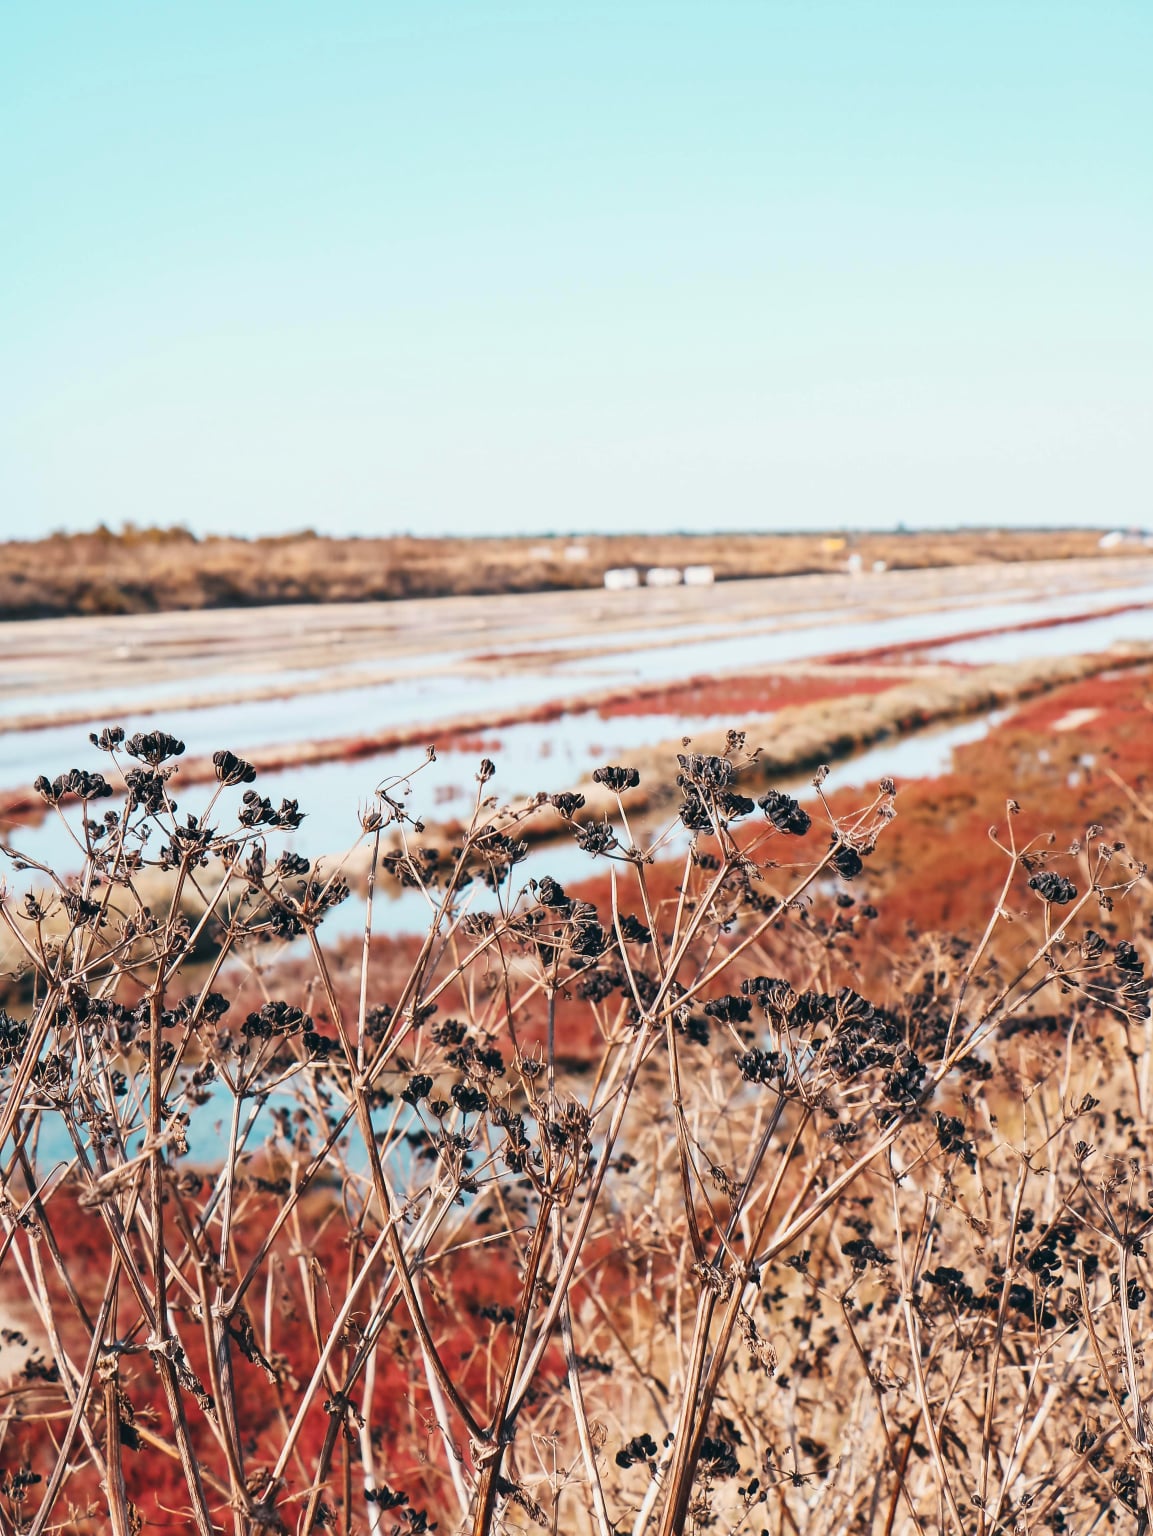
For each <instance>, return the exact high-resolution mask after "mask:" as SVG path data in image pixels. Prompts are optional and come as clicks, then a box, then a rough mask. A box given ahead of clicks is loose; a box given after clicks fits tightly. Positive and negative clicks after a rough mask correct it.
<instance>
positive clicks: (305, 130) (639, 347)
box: [0, 0, 1153, 537]
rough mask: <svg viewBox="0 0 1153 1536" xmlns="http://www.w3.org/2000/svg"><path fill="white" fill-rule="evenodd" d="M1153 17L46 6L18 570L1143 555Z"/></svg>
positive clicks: (23, 51)
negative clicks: (154, 550)
mask: <svg viewBox="0 0 1153 1536" xmlns="http://www.w3.org/2000/svg"><path fill="white" fill-rule="evenodd" d="M1151 58H1153V5H1151V4H1150V3H1149V0H1133V3H1109V0H1099V3H1088V0H1087V3H1083V4H1068V3H1062V0H1036V3H1028V4H1025V3H1019V0H1018V3H1014V0H999V3H981V0H917V3H909V4H892V3H885V0H875V3H865V0H859V3H850V0H842V3H839V4H838V3H830V0H787V3H786V0H759V3H755V4H741V3H729V0H709V3H705V0H700V3H693V4H687V3H677V0H661V3H659V4H656V3H652V4H650V3H638V0H615V3H612V4H584V5H582V4H577V3H573V0H568V3H563V4H560V3H558V4H551V3H543V0H532V3H528V0H526V3H505V4H498V3H489V0H473V3H470V4H451V3H448V0H421V3H411V4H403V5H402V4H399V3H386V0H377V3H374V4H355V3H351V0H346V3H340V0H328V3H324V4H320V3H312V4H302V3H294V0H275V3H270V4H264V3H245V0H228V3H217V0H197V3H192V0H184V3H176V0H173V3H162V4H157V3H156V0H148V3H143V4H128V3H120V0H102V3H94V0H84V3H69V0H53V3H51V4H37V3H33V0H23V3H16V4H12V5H9V6H7V7H5V8H4V9H3V15H2V18H0V157H2V172H3V185H2V188H0V192H2V197H0V210H2V212H0V220H2V222H3V226H4V227H3V232H2V238H0V533H2V534H7V535H10V536H11V535H16V536H21V537H24V536H31V535H34V534H36V533H39V532H46V531H48V530H49V529H50V528H53V527H57V526H69V527H85V526H92V525H94V524H95V523H96V522H98V521H100V520H102V519H103V520H105V521H107V522H109V523H112V524H114V525H116V524H119V523H120V522H121V521H123V520H124V519H133V520H135V521H137V522H143V523H153V522H155V523H161V524H168V523H174V522H185V523H187V524H188V525H189V526H191V527H193V528H195V529H197V530H199V531H206V530H207V531H216V532H226V531H233V532H241V533H257V532H268V531H284V530H286V529H290V528H298V527H303V526H314V527H317V528H324V529H328V530H331V531H337V532H358V533H375V532H388V531H397V530H411V531H414V532H424V533H436V532H453V531H465V530H472V531H476V532H502V531H519V530H524V529H532V530H540V531H543V530H549V529H558V530H565V529H573V528H589V529H593V528H609V529H612V528H622V529H623V528H652V529H662V528H682V527H683V528H705V527H710V526H722V527H731V528H756V527H804V526H829V525H839V524H880V525H888V526H891V525H892V524H893V523H894V522H896V521H897V520H898V519H900V520H904V521H905V522H907V523H910V524H926V525H931V524H939V523H945V524H948V523H956V522H965V523H972V522H1004V523H1022V522H1097V523H1102V522H1103V523H1109V524H1114V523H1130V522H1139V523H1143V524H1144V523H1147V522H1153V507H1151V500H1150V497H1151V487H1150V476H1149V470H1150V459H1151V449H1150V444H1151V443H1153V421H1151V420H1150V416H1151V411H1150V402H1151V401H1153V292H1151V289H1153V176H1151V172H1153V109H1151V107H1150V96H1149V62H1150V59H1151Z"/></svg>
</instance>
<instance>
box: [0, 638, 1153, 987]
mask: <svg viewBox="0 0 1153 1536" xmlns="http://www.w3.org/2000/svg"><path fill="white" fill-rule="evenodd" d="M1151 663H1153V645H1144V646H1140V647H1138V646H1129V647H1127V648H1126V649H1125V650H1124V651H1112V652H1102V653H1099V654H1095V655H1091V656H1071V657H1059V658H1047V659H1044V660H1038V661H1029V662H1018V663H1015V664H1012V665H1005V666H992V667H983V668H981V669H980V670H975V671H971V672H955V673H951V674H943V675H942V674H937V675H934V676H933V677H932V678H929V679H924V680H922V681H918V682H912V683H909V684H906V685H904V686H898V687H895V688H892V689H889V690H888V691H887V692H885V693H880V694H870V695H858V696H849V697H844V696H842V697H840V698H835V699H825V700H818V701H816V702H815V703H813V704H798V705H788V706H786V707H785V708H783V709H781V710H780V711H778V712H777V713H776V714H775V715H774V716H773V721H772V730H773V735H772V739H771V741H770V742H764V741H760V740H758V739H757V738H756V737H755V736H750V739H749V742H748V745H749V746H750V747H760V749H761V750H760V756H759V758H758V760H757V766H756V769H755V770H752V772H755V774H756V776H757V777H758V778H762V779H764V780H773V779H775V780H778V781H779V780H780V779H782V778H784V777H786V776H788V775H790V774H795V773H798V772H803V771H804V770H805V769H807V768H810V767H815V766H816V765H817V764H819V763H833V762H835V761H837V760H838V759H842V758H845V757H849V756H851V755H852V754H853V753H854V752H856V751H859V750H861V749H862V748H865V747H869V746H873V745H875V744H876V743H877V742H880V741H883V740H885V739H886V738H889V737H896V736H900V735H905V734H910V733H913V732H916V731H919V730H922V729H925V728H927V727H930V726H933V725H938V724H944V723H945V722H947V721H949V720H956V719H961V718H965V717H967V716H973V715H979V714H983V713H987V712H988V711H991V710H994V709H998V708H1003V707H1004V706H1005V705H1008V704H1012V703H1017V702H1020V701H1023V700H1025V699H1029V698H1035V697H1037V696H1038V695H1040V694H1044V693H1048V692H1051V691H1052V690H1053V689H1055V688H1060V687H1062V686H1064V685H1065V684H1068V683H1075V682H1080V681H1081V680H1083V679H1084V678H1087V677H1093V676H1095V675H1097V674H1098V673H1102V672H1108V671H1114V670H1116V669H1119V668H1130V667H1140V666H1147V665H1150V664H1151ZM489 725H490V728H491V722H489ZM429 734H436V733H435V732H426V733H425V734H424V735H422V736H419V737H418V738H416V737H414V740H415V739H419V740H420V741H421V742H424V741H425V740H426V739H427V736H428V735H429ZM725 735H726V733H725V732H724V731H717V732H709V733H707V734H705V733H701V734H699V735H697V736H695V737H694V738H693V743H692V745H693V750H694V751H697V752H720V751H723V749H724V747H725ZM317 745H319V746H323V745H327V744H317ZM683 750H684V747H683V744H682V740H681V739H680V738H678V739H677V740H675V741H669V742H663V743H660V744H657V745H654V746H651V747H646V748H642V749H639V750H630V751H627V752H624V753H622V754H621V757H622V760H623V761H624V762H625V763H626V764H627V765H628V766H630V767H635V768H637V769H639V770H640V773H641V784H640V787H639V788H637V789H634V790H631V791H630V792H629V804H628V809H629V813H630V818H632V819H635V820H637V821H639V819H640V818H642V817H644V816H646V815H655V814H659V813H660V812H662V811H667V810H668V809H669V808H670V806H671V804H672V801H673V799H674V798H675V790H674V789H673V787H672V786H671V785H670V784H668V783H667V780H668V773H667V769H668V764H669V762H670V760H671V758H672V757H673V756H675V754H676V753H677V752H679V751H683ZM251 758H252V760H253V761H256V762H257V763H258V764H259V765H260V766H261V767H263V768H265V769H267V768H269V767H271V766H280V764H279V763H277V764H269V763H268V761H267V754H261V753H259V752H254V753H252V754H251ZM307 760H313V761H317V760H319V759H299V761H307ZM190 769H191V770H192V775H193V776H195V775H198V774H202V775H204V776H207V777H212V776H213V774H212V763H211V759H210V758H193V759H191V760H188V761H185V762H183V763H181V764H180V767H179V779H178V780H176V781H174V782H179V781H181V780H182V781H183V782H185V783H187V782H189V777H190V776H189V770H190ZM748 777H749V775H748V774H746V776H745V783H746V785H747V782H748ZM658 786H661V787H658ZM573 788H575V789H579V790H580V791H581V792H582V793H583V794H584V796H585V800H586V810H585V811H584V812H583V813H582V815H589V814H591V815H593V816H600V815H613V814H615V813H616V810H617V803H616V799H615V797H614V796H613V795H611V794H610V793H608V792H607V791H606V790H605V789H603V787H602V786H601V785H599V784H594V783H593V781H592V779H591V778H586V779H584V780H582V781H581V782H580V783H579V784H577V785H574V786H573ZM36 804H37V806H38V807H40V804H41V803H40V802H39V801H37V802H36ZM549 822H550V818H543V819H539V820H538V819H528V820H526V821H524V822H522V823H521V824H520V826H519V827H518V831H517V835H518V837H521V838H524V839H525V840H526V841H529V842H532V843H541V842H546V841H548V840H550V838H551V837H552V836H553V835H554V832H553V831H552V830H550V825H549ZM459 830H460V829H459V827H457V826H456V825H455V824H451V823H450V824H436V823H433V822H426V823H425V831H426V835H427V838H428V840H429V841H430V842H433V843H435V842H436V841H437V840H438V839H441V840H443V839H445V838H449V839H451V838H452V837H455V836H456V835H457V834H458V833H459ZM562 830H563V827H562V823H561V822H560V821H559V819H558V820H557V821H556V825H555V835H559V834H560V833H561V832H562ZM369 855H370V850H369V849H368V848H366V847H363V846H361V847H359V848H357V849H356V850H354V852H353V853H352V854H351V855H349V856H347V857H346V858H345V859H344V861H343V864H342V873H343V874H344V876H345V877H346V878H347V879H348V880H349V881H350V883H354V884H357V883H361V882H363V881H364V880H365V879H366V878H367V875H368V871H369V863H370V857H369ZM321 857H322V858H323V862H324V864H325V868H326V872H327V873H329V874H330V873H331V872H332V868H333V865H334V862H335V861H336V860H337V859H339V858H340V850H334V851H333V852H331V853H329V854H328V855H323V856H321ZM172 880H173V876H172V875H171V874H170V873H166V872H164V871H161V870H149V871H145V872H144V873H143V874H142V875H141V876H139V877H138V878H137V881H136V884H137V887H138V889H139V891H140V893H141V895H142V897H143V898H144V899H145V900H147V901H149V902H150V903H151V904H152V905H154V906H157V905H159V904H160V903H162V902H163V900H164V899H165V898H166V897H167V895H168V894H169V893H170V892H171V888H172ZM190 905H192V904H191V903H190ZM58 916H59V914H58ZM52 928H53V919H52V917H50V918H49V919H48V921H47V923H46V931H51V930H52ZM21 958H22V957H21V956H20V955H19V954H18V953H17V952H16V950H15V948H14V945H13V943H12V941H11V940H10V939H6V938H5V937H4V936H3V935H0V978H3V977H4V976H5V975H6V974H9V975H12V974H14V973H15V972H17V971H18V970H19V969H20V961H21ZM17 985H18V982H17ZM10 990H11V989H10V988H5V987H4V986H3V985H0V999H2V998H3V997H4V996H5V995H6V993H7V992H8V991H10Z"/></svg>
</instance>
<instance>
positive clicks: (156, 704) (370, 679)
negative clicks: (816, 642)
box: [0, 639, 944, 766]
mask: <svg viewBox="0 0 1153 1536" xmlns="http://www.w3.org/2000/svg"><path fill="white" fill-rule="evenodd" d="M665 643H666V642H661V643H660V644H661V645H663V644H665ZM667 643H668V644H670V645H671V644H683V643H684V642H683V640H681V639H678V640H676V641H673V640H670V641H668V642H667ZM620 649H621V648H620V647H619V646H616V647H613V648H612V649H611V650H609V651H607V654H614V653H616V652H619V650H620ZM646 649H647V650H655V649H660V645H656V646H647V647H646ZM558 654H559V653H558ZM582 654H588V655H596V654H598V653H595V652H582ZM943 667H944V664H942V669H943ZM465 669H467V663H466V664H465V668H462V669H461V670H465ZM921 670H923V667H922V666H919V665H918V664H917V663H914V662H889V663H887V664H886V665H873V666H855V665H852V664H842V663H830V664H827V665H823V664H821V663H815V664H814V663H812V662H808V661H799V662H783V663H782V664H781V665H779V666H766V667H759V668H757V669H755V670H753V671H750V670H749V669H748V668H747V667H738V668H730V669H726V670H724V671H718V672H710V673H708V674H697V675H694V676H690V677H687V678H677V679H675V680H674V681H671V682H670V681H669V680H667V679H665V680H663V681H654V682H651V683H630V684H629V685H628V686H627V687H616V688H602V689H597V690H595V691H593V692H588V693H579V694H570V695H568V696H566V697H564V698H562V699H558V700H557V701H556V702H555V703H553V702H550V703H545V704H533V705H528V706H525V707H522V708H520V709H510V710H507V711H505V712H504V713H502V714H501V715H500V717H499V718H497V717H495V716H493V715H491V714H489V715H486V716H485V717H484V718H483V720H482V719H481V717H480V716H479V715H467V716H460V717H457V718H452V719H449V720H447V721H438V722H435V723H430V724H429V725H426V726H413V727H396V728H394V729H392V730H390V731H383V732H379V733H377V736H376V737H374V741H378V742H379V743H380V744H381V745H379V746H374V747H373V748H372V749H371V750H373V751H378V750H387V748H388V747H389V746H409V745H411V744H412V742H413V741H418V740H419V741H421V742H423V741H425V740H426V739H427V738H428V737H429V736H430V735H435V734H436V733H438V732H440V733H442V734H443V732H444V731H446V730H447V731H449V732H451V733H452V734H456V735H460V734H465V733H467V734H470V735H471V734H473V733H474V732H476V731H478V730H485V731H489V730H493V729H497V728H500V727H502V726H508V725H516V724H519V723H521V722H523V721H534V720H554V719H557V718H558V717H559V716H561V715H568V714H574V713H575V712H576V711H578V710H589V709H605V708H609V707H611V706H614V705H617V704H624V703H627V702H628V701H629V700H630V699H650V698H657V697H659V696H660V695H661V694H664V693H669V694H673V693H677V692H679V691H681V690H682V689H687V688H692V687H695V686H699V685H700V684H701V683H705V682H710V683H711V682H717V681H728V680H731V679H734V678H748V679H749V681H750V682H752V683H755V682H756V681H758V680H760V679H763V678H767V677H797V676H803V677H855V676H859V675H866V674H867V675H868V676H869V677H878V676H881V677H884V676H888V675H892V676H893V677H895V678H896V677H907V676H909V675H911V674H912V673H914V672H917V671H921ZM443 675H444V668H443V667H442V666H428V667H422V668H420V669H413V670H407V669H406V670H405V671H403V672H398V671H397V669H396V668H395V667H392V668H388V667H379V668H374V669H373V670H372V671H358V672H355V673H352V672H339V673H335V674H326V675H324V676H322V677H315V678H304V679H294V680H286V681H285V682H280V683H264V684H260V685H259V686H255V687H252V688H227V689H219V690H217V691H215V692H210V693H205V692H204V691H199V692H190V693H182V694H172V695H169V696H166V697H158V698H155V699H150V700H145V701H144V702H141V701H140V700H139V699H137V700H134V701H128V700H121V701H120V702H118V703H117V702H113V703H111V704H107V705H104V706H103V707H102V708H101V710H100V712H99V715H98V716H96V715H93V713H92V707H91V705H87V706H84V705H81V706H78V707H75V708H71V709H57V710H31V711H29V712H28V713H27V714H23V715H6V716H3V717H0V736H3V735H13V736H14V735H17V734H19V733H20V732H22V731H42V730H53V729H58V728H60V727H63V726H69V725H84V726H94V725H96V724H98V723H100V722H102V721H105V720H120V719H122V718H124V717H126V716H131V717H132V718H133V719H136V718H138V717H140V716H161V717H162V716H163V715H164V714H165V713H166V712H167V711H170V710H191V709H220V708H226V707H228V706H231V705H235V704H260V703H265V702H267V701H269V700H273V699H295V698H299V697H302V696H304V695H307V694H329V693H345V692H348V691H349V690H351V689H354V688H374V687H380V686H382V685H385V684H388V683H396V682H413V681H416V680H418V679H419V678H421V677H440V676H443ZM393 737H395V738H396V739H395V740H393V739H392V738H393ZM332 739H333V740H334V741H338V742H347V741H348V740H349V739H350V738H348V737H334V738H332ZM355 739H356V740H360V738H359V737H357V738H355ZM317 744H318V745H322V746H323V745H326V743H323V742H320V743H317ZM299 747H300V744H299V743H290V744H288V745H287V746H285V747H283V748H281V747H270V748H265V749H263V750H264V751H265V753H268V752H272V753H277V752H280V751H284V752H295V751H297V750H299ZM249 755H250V756H252V760H253V761H256V760H257V757H258V756H259V753H257V754H255V755H253V754H249ZM348 755H356V754H352V753H347V752H344V751H338V752H336V753H334V754H333V756H336V757H340V756H348ZM308 760H309V761H312V759H308ZM277 766H286V765H281V764H278V765H277Z"/></svg>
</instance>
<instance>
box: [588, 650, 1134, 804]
mask: <svg viewBox="0 0 1153 1536" xmlns="http://www.w3.org/2000/svg"><path fill="white" fill-rule="evenodd" d="M1150 662H1153V645H1141V646H1136V645H1133V646H1127V647H1126V648H1125V649H1124V650H1123V651H1122V650H1117V651H1106V652H1100V653H1097V654H1095V655H1089V656H1062V657H1046V658H1043V659H1040V660H1036V661H1024V662H1015V663H1011V664H1006V665H998V666H991V667H981V668H979V669H976V670H973V671H967V672H951V673H941V672H938V673H935V674H934V675H933V676H932V677H931V678H922V679H920V680H917V681H913V682H909V683H906V684H903V685H898V686H896V687H894V688H889V689H887V690H886V691H885V692H884V693H873V694H850V695H848V696H847V697H846V696H842V697H839V698H833V699H819V700H817V701H816V702H814V703H812V704H791V705H786V706H785V707H784V708H783V709H780V710H778V711H777V712H776V713H775V714H774V715H773V717H772V721H771V723H770V725H769V729H771V732H772V735H771V738H770V739H769V740H767V741H766V740H762V739H761V738H760V737H759V736H758V735H757V734H756V733H755V732H750V733H749V739H748V743H747V744H748V746H749V747H750V748H758V747H759V748H760V756H759V757H758V759H757V766H756V769H755V772H756V774H757V775H758V776H759V777H762V778H764V779H766V780H768V779H780V778H782V777H784V776H785V775H787V774H791V773H799V772H803V771H804V770H805V769H807V768H815V767H816V766H817V765H818V764H820V763H834V762H836V761H837V760H838V759H841V758H845V757H849V756H851V755H852V754H853V753H854V752H858V751H860V750H861V749H862V748H865V747H870V746H874V745H876V743H878V742H880V741H884V740H886V739H888V738H890V737H897V736H903V735H909V734H912V733H914V732H916V731H919V730H923V729H925V728H926V727H928V726H932V725H938V724H944V723H945V722H947V721H950V720H959V719H963V718H965V717H967V716H973V715H981V714H986V713H988V712H990V711H991V710H995V709H1000V708H1003V707H1004V706H1005V705H1007V704H1013V703H1017V702H1019V701H1022V700H1025V699H1029V698H1034V697H1036V696H1037V695H1038V694H1043V693H1048V692H1051V691H1052V690H1053V689H1054V688H1060V687H1062V686H1064V685H1065V684H1067V683H1076V682H1080V681H1081V680H1082V679H1084V678H1086V677H1093V676H1095V675H1096V674H1097V673H1100V672H1108V671H1112V670H1114V669H1116V668H1120V667H1137V666H1144V665H1148V664H1149V663H1150ZM736 724H739V722H736V721H734V725H736ZM726 734H727V733H726V732H725V731H723V730H720V731H710V732H707V733H705V732H701V733H698V734H697V735H696V736H694V737H693V741H692V747H693V751H694V752H723V750H724V748H725V744H726ZM683 750H684V748H683V746H682V743H681V741H680V740H679V739H678V740H676V741H666V742H662V743H659V744H657V745H655V746H651V747H644V748H641V749H638V750H631V751H627V752H624V753H622V754H621V756H622V760H623V762H624V763H625V764H626V765H627V766H628V767H632V768H637V769H639V770H640V773H641V784H640V787H639V788H638V789H635V790H630V792H629V810H630V812H636V813H638V814H639V813H643V812H650V811H658V810H661V809H663V808H664V807H665V806H667V805H668V804H670V803H671V801H672V799H673V798H674V795H675V790H674V788H673V786H672V785H671V784H669V783H668V782H667V780H668V775H667V766H668V763H669V761H670V759H671V758H672V757H673V756H674V755H675V754H676V753H677V752H679V751H683ZM646 774H647V775H648V778H647V780H646ZM646 782H647V783H648V784H649V785H650V786H655V785H656V784H657V783H658V782H659V785H660V788H659V789H658V788H655V787H649V788H646ZM574 787H575V788H577V789H579V790H580V791H581V793H582V794H583V795H584V796H585V802H586V806H587V809H588V811H590V812H591V813H592V814H594V815H601V814H605V815H608V814H611V813H613V812H615V810H616V797H615V796H614V795H612V794H610V793H609V792H608V791H607V790H605V789H604V788H602V786H601V785H599V784H594V783H593V782H592V779H591V778H588V779H585V780H583V781H582V782H581V783H580V784H579V785H576V786H574Z"/></svg>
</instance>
